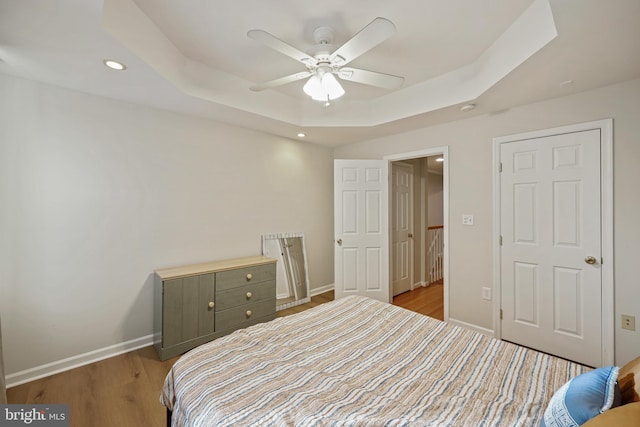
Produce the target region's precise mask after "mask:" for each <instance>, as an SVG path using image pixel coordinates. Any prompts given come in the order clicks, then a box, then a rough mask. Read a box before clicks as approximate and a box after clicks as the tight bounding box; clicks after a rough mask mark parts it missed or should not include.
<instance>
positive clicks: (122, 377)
mask: <svg viewBox="0 0 640 427" xmlns="http://www.w3.org/2000/svg"><path fill="white" fill-rule="evenodd" d="M439 288H440V292H439V294H440V297H438V296H437V295H438V291H437V290H438V286H437V285H435V286H434V285H431V286H429V287H427V288H418V289H416V290H414V291H411V292H407V293H404V294H401V295H398V296H397V297H395V298H394V301H393V302H394V304H396V305H399V306H402V307H404V308H407V309H409V310H413V311H418V312H420V313H423V314H428V315H430V316H432V317H436V318H440V319H442V315H441V314H439V313H442V307H443V304H442V297H441V295H442V286H441V285H440V286H439ZM434 295H435V296H434ZM333 299H334V294H333V291H330V292H325V293H323V294H320V295H317V296H314V297H312V298H311V302H309V303H307V304H303V305H299V306H296V307H292V308H289V309H286V310H282V311H280V312H278V316H288V315H290V314H293V313H297V312H300V311H304V310H306V309H309V308H311V307H315V306H316V305H319V304H323V303H325V302H328V301H332V300H333ZM429 301H431V302H429ZM430 313H431V314H430ZM437 316H440V317H437ZM177 359H178V358H177V357H175V358H172V359H169V360H166V361H164V362H161V361H160V360H159V359H158V355H157V354H156V352H155V349H154V348H153V347H145V348H142V349H139V350H135V351H132V352H129V353H125V354H122V355H120V356H115V357H112V358H109V359H106V360H102V361H100V362H96V363H92V364H90V365H86V366H82V367H80V368H76V369H72V370H70V371H66V372H62V373H60V374H56V375H52V376H50V377H47V378H43V379H40V380H36V381H32V382H29V383H26V384H22V385H19V386H16V387H12V388H10V389H9V390H7V398H8V400H9V403H35V404H38V403H66V404H68V405H69V412H70V426H71V427H86V426H91V427H102V426H104V427H113V426H118V427H129V426H131V427H146V426H149V427H151V426H164V425H165V422H166V421H165V420H166V418H165V416H166V412H165V408H164V407H163V406H162V405H161V404H160V401H159V397H160V390H161V388H162V383H163V382H164V378H165V376H166V375H167V372H169V369H171V366H172V365H173V363H174V362H175V361H176V360H177Z"/></svg>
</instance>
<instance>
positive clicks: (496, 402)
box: [160, 297, 589, 427]
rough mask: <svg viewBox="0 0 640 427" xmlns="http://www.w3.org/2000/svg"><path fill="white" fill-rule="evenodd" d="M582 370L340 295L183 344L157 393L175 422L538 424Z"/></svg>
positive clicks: (431, 320) (488, 339) (214, 424)
mask: <svg viewBox="0 0 640 427" xmlns="http://www.w3.org/2000/svg"><path fill="white" fill-rule="evenodd" d="M588 370H589V368H586V367H583V366H581V365H578V364H575V363H571V362H567V361H564V360H561V359H558V358H555V357H552V356H548V355H545V354H542V353H538V352H536V351H533V350H529V349H525V348H522V347H518V346H516V345H512V344H509V343H506V342H502V341H499V340H496V339H494V338H491V337H487V336H485V335H482V334H479V333H477V332H473V331H469V330H466V329H464V328H460V327H457V326H454V325H449V324H447V323H444V322H440V321H438V320H435V319H432V318H429V317H427V316H423V315H420V314H417V313H413V312H410V311H407V310H405V309H402V308H399V307H396V306H393V305H389V304H384V303H381V302H378V301H375V300H372V299H368V298H363V297H347V298H343V299H340V300H337V301H333V302H330V303H326V304H322V305H320V306H318V307H315V308H313V309H311V310H307V311H304V312H302V313H299V314H296V315H293V316H288V317H283V318H278V319H275V320H273V321H271V322H268V323H263V324H259V325H256V326H253V327H250V328H247V329H244V330H239V331H236V332H234V333H232V334H231V335H227V336H225V337H222V338H218V339H217V340H214V341H212V342H210V343H207V344H204V345H202V346H200V347H198V348H196V349H193V350H191V351H190V352H189V353H187V354H185V355H184V356H183V357H182V358H180V359H179V360H178V361H177V362H176V363H175V364H174V366H173V368H172V369H171V371H170V372H169V374H168V375H167V378H166V380H165V384H164V387H163V390H162V395H161V397H160V401H161V402H162V404H163V405H165V406H166V407H167V408H169V409H170V410H172V411H173V415H172V423H173V425H174V426H254V425H255V426H257V425H265V426H325V425H332V426H356V425H357V426H383V425H384V426H473V427H478V426H537V425H538V424H539V420H540V418H541V417H542V414H543V412H544V409H545V406H546V404H547V402H548V401H549V399H550V398H551V396H552V395H553V393H554V391H555V390H556V389H558V388H559V387H560V386H561V385H562V384H564V383H565V382H566V381H567V380H569V378H571V377H573V376H576V375H578V374H580V373H582V372H586V371H588Z"/></svg>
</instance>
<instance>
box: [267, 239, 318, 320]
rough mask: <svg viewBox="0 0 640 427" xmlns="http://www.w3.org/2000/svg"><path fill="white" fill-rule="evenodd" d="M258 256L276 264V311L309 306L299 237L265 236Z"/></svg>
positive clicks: (307, 277) (304, 260) (304, 261)
mask: <svg viewBox="0 0 640 427" xmlns="http://www.w3.org/2000/svg"><path fill="white" fill-rule="evenodd" d="M262 254H263V255H264V256H268V257H270V258H275V259H277V260H278V263H277V264H276V310H283V309H285V308H289V307H293V306H296V305H298V304H303V303H305V302H309V301H310V300H311V297H310V296H309V275H308V273H307V271H308V270H307V254H306V249H305V245H304V235H303V234H302V233H283V234H265V235H263V236H262Z"/></svg>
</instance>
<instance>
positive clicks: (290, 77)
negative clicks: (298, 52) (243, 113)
mask: <svg viewBox="0 0 640 427" xmlns="http://www.w3.org/2000/svg"><path fill="white" fill-rule="evenodd" d="M312 75H313V73H312V72H310V71H303V72H300V73H295V74H291V75H288V76H284V77H280V78H279V79H275V80H269V81H268V82H264V83H259V84H257V85H253V86H251V87H250V88H249V89H251V90H252V91H254V92H259V91H261V90H265V89H271V88H274V87H278V86H282V85H286V84H287V83H292V82H295V81H298V80H302V79H304V78H307V77H309V76H312Z"/></svg>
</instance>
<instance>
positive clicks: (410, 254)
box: [385, 147, 448, 320]
mask: <svg viewBox="0 0 640 427" xmlns="http://www.w3.org/2000/svg"><path fill="white" fill-rule="evenodd" d="M385 159H386V160H388V161H389V162H390V168H389V171H390V173H389V192H390V195H389V202H390V203H389V233H390V239H389V254H390V276H391V278H390V279H391V280H390V281H391V289H392V299H393V304H395V305H398V306H401V307H404V308H406V309H409V310H412V311H416V312H419V313H422V314H425V315H428V316H430V317H434V318H436V319H440V320H445V319H446V318H448V307H447V305H448V304H447V303H448V288H447V284H446V277H447V276H448V274H447V270H448V268H447V258H448V257H447V256H446V252H447V251H446V247H447V245H446V241H447V239H448V229H447V225H446V218H447V216H448V215H447V212H448V185H447V184H448V183H447V179H446V176H447V173H446V171H447V149H446V147H444V148H438V149H433V150H425V151H423V152H417V153H407V154H400V155H395V156H392V157H391V156H390V157H386V158H385Z"/></svg>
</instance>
